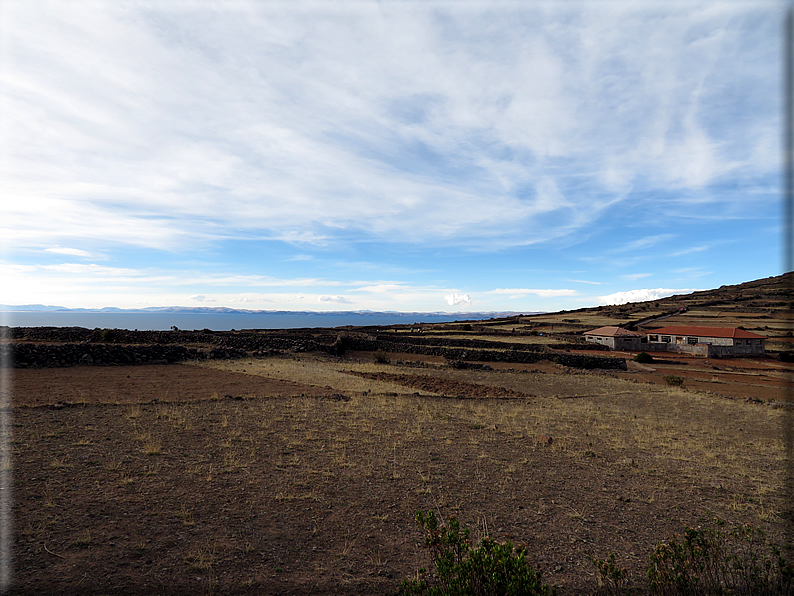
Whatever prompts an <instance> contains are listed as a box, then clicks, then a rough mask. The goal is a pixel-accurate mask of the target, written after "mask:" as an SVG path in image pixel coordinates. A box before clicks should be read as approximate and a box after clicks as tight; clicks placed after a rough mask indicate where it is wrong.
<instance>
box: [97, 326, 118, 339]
mask: <svg viewBox="0 0 794 596" xmlns="http://www.w3.org/2000/svg"><path fill="white" fill-rule="evenodd" d="M115 336H116V333H115V332H114V331H113V329H103V330H102V332H101V333H100V334H99V337H100V338H102V341H104V342H110V341H113V338H114V337H115Z"/></svg>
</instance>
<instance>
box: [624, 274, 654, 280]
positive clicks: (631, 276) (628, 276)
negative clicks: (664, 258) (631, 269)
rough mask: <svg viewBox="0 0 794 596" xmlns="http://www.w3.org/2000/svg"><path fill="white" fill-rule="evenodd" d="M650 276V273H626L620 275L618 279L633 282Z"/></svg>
mask: <svg viewBox="0 0 794 596" xmlns="http://www.w3.org/2000/svg"><path fill="white" fill-rule="evenodd" d="M651 275H652V274H651V273H628V274H626V275H621V276H620V277H622V278H623V279H630V280H632V281H634V280H637V279H642V278H643V277H650V276H651Z"/></svg>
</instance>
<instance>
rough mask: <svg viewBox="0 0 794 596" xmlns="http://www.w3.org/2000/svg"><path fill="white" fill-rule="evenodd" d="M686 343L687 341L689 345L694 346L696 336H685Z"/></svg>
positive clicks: (696, 340) (696, 341)
mask: <svg viewBox="0 0 794 596" xmlns="http://www.w3.org/2000/svg"><path fill="white" fill-rule="evenodd" d="M686 343H688V344H689V345H690V346H694V345H695V344H696V343H698V338H697V337H687V338H686Z"/></svg>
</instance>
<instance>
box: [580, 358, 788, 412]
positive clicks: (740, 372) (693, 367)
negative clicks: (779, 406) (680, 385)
mask: <svg viewBox="0 0 794 596" xmlns="http://www.w3.org/2000/svg"><path fill="white" fill-rule="evenodd" d="M572 352H574V353H576V351H575V350H572ZM579 353H582V354H587V353H590V354H593V355H603V356H614V357H618V358H626V359H627V362H628V367H629V369H628V371H627V372H621V373H617V376H618V377H620V378H624V379H636V380H638V381H641V382H645V383H651V384H654V385H662V386H665V385H667V382H666V381H665V379H664V377H666V376H668V375H674V376H679V377H681V378H683V379H684V386H685V387H687V388H688V389H693V390H697V391H706V392H710V393H713V394H715V395H718V396H727V397H732V398H737V399H747V398H750V399H758V400H761V401H765V402H769V401H792V400H794V395H792V393H791V390H792V385H791V378H792V372H794V366H792V365H791V364H787V363H783V362H780V361H778V360H773V359H771V358H719V359H709V360H707V359H705V358H698V357H696V356H690V355H689V354H672V353H670V352H651V353H650V354H651V356H653V358H655V359H657V360H663V361H664V363H663V364H660V363H657V362H652V363H650V364H638V363H636V362H634V361H633V358H634V356H635V355H636V353H635V352H606V351H605V352H601V351H588V352H584V351H582V352H579Z"/></svg>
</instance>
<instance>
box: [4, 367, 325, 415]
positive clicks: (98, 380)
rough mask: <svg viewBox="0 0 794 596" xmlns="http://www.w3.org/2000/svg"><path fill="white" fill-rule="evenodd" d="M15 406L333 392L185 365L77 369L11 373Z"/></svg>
mask: <svg viewBox="0 0 794 596" xmlns="http://www.w3.org/2000/svg"><path fill="white" fill-rule="evenodd" d="M10 377H11V382H12V383H13V386H14V398H15V399H14V405H15V406H21V405H25V406H39V405H48V404H56V403H57V402H59V401H60V402H67V403H87V404H99V403H116V404H119V403H122V404H123V403H144V402H150V401H152V400H157V401H160V402H169V401H192V400H201V399H205V400H206V399H210V398H212V397H213V396H215V397H225V396H226V395H232V396H234V397H237V396H244V397H262V396H265V395H266V396H269V397H273V396H300V395H306V396H327V395H332V394H333V393H334V392H333V391H332V390H330V389H326V388H324V387H312V386H308V385H301V384H298V383H293V382H290V381H281V380H275V379H269V378H266V377H252V376H250V375H246V374H244V373H238V372H227V371H219V370H211V369H208V368H202V367H196V366H189V365H179V364H177V365H172V366H161V365H144V366H123V367H116V366H91V367H88V366H81V367H72V368H44V369H12V371H11V375H10Z"/></svg>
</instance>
